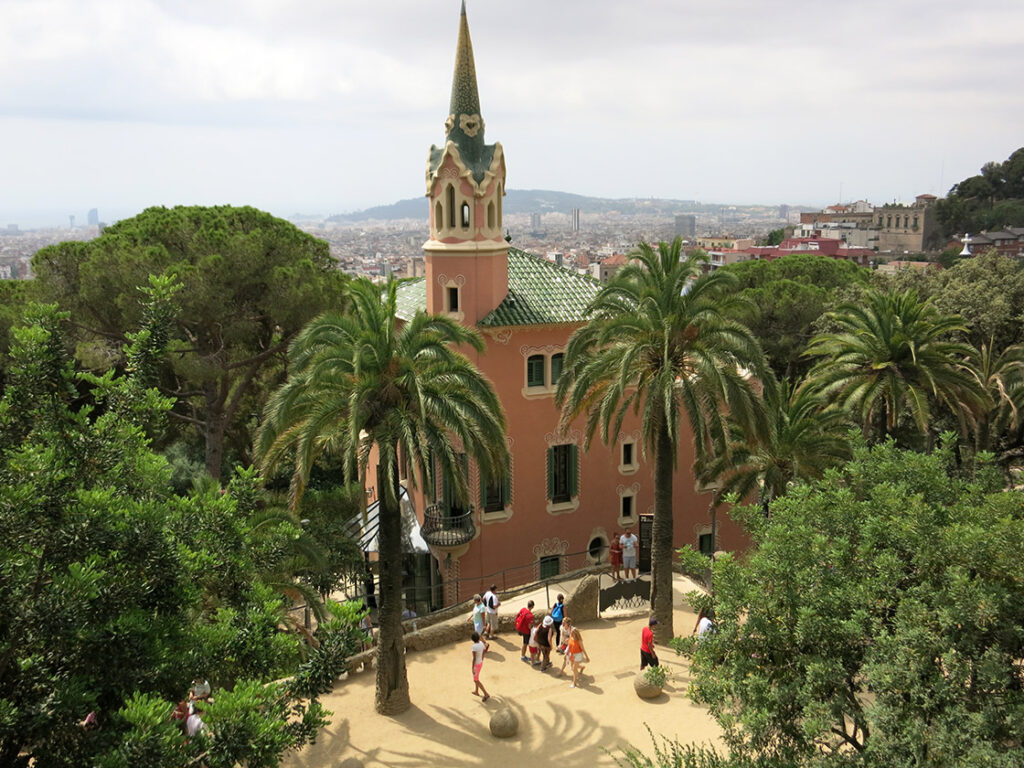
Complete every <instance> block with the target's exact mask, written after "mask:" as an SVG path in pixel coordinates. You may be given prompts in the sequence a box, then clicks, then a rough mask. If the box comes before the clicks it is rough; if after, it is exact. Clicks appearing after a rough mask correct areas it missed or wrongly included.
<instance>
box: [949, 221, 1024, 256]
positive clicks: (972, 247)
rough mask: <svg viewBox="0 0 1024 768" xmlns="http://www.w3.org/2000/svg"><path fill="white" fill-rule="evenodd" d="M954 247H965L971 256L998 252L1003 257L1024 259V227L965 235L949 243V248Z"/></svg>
mask: <svg viewBox="0 0 1024 768" xmlns="http://www.w3.org/2000/svg"><path fill="white" fill-rule="evenodd" d="M953 246H956V247H958V248H959V247H960V246H965V247H966V250H967V253H968V254H969V255H971V256H980V255H982V254H983V253H988V252H989V251H996V252H997V253H999V254H1001V255H1003V256H1010V257H1013V258H1019V259H1024V227H1006V229H1000V230H997V231H995V232H979V233H978V234H976V235H970V234H969V235H965V236H964V237H963V238H957V239H954V240H952V241H950V242H949V243H947V247H953Z"/></svg>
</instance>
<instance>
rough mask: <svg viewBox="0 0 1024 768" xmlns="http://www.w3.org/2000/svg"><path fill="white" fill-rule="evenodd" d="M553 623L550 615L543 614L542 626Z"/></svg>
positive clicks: (548, 625)
mask: <svg viewBox="0 0 1024 768" xmlns="http://www.w3.org/2000/svg"><path fill="white" fill-rule="evenodd" d="M554 623H555V620H554V619H552V618H551V617H550V616H545V617H544V626H545V627H550V626H551V625H552V624H554Z"/></svg>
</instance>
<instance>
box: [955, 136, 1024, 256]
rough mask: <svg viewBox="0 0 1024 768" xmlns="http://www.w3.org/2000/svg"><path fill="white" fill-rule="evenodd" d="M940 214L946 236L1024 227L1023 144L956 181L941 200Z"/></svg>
mask: <svg viewBox="0 0 1024 768" xmlns="http://www.w3.org/2000/svg"><path fill="white" fill-rule="evenodd" d="M937 215H938V218H939V224H940V226H941V227H942V233H943V234H944V235H945V236H946V237H951V236H953V235H955V234H963V233H965V232H981V231H983V230H988V231H991V230H996V229H1000V228H1002V227H1006V226H1016V227H1021V226H1024V147H1021V148H1020V149H1018V150H1017V151H1016V152H1014V153H1013V154H1012V155H1010V156H1009V157H1008V158H1007V159H1006V161H1005V162H1002V163H985V165H984V166H983V167H982V169H981V173H980V174H978V175H977V176H971V177H969V178H966V179H964V180H963V181H961V182H959V183H958V184H954V185H953V188H952V189H950V190H949V194H948V195H946V197H945V198H943V199H941V200H939V201H938V210H937Z"/></svg>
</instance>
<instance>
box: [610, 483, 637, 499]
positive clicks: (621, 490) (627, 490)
mask: <svg viewBox="0 0 1024 768" xmlns="http://www.w3.org/2000/svg"><path fill="white" fill-rule="evenodd" d="M615 492H616V493H617V494H619V496H629V495H632V496H636V495H637V494H638V493H640V483H633V484H632V485H616V486H615Z"/></svg>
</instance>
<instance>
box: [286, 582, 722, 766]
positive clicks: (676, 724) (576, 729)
mask: <svg viewBox="0 0 1024 768" xmlns="http://www.w3.org/2000/svg"><path fill="white" fill-rule="evenodd" d="M607 578H608V577H607V576H604V577H602V579H603V580H606V579H607ZM574 586H575V584H574V582H571V581H566V582H564V583H559V584H558V585H557V586H555V585H552V586H551V588H550V590H549V591H550V595H551V598H552V600H553V599H554V597H555V595H556V594H557V593H558V592H559V591H561V592H562V593H563V594H565V595H566V596H568V595H569V594H570V592H571V591H572V588H573V587H574ZM693 589H695V587H694V585H693V583H692V582H691V581H689V580H688V579H686V578H684V577H682V576H678V575H677V576H676V577H675V584H674V590H675V605H676V610H675V617H674V620H675V631H676V634H677V635H683V634H689V633H690V632H691V631H692V630H693V626H694V624H695V622H696V616H695V615H694V613H693V611H691V610H690V609H689V605H688V603H687V602H686V600H685V598H684V595H685V594H686V593H687V592H689V591H691V590H693ZM530 598H532V599H533V600H535V601H536V603H537V606H538V608H539V607H541V606H546V605H547V598H546V596H545V591H544V589H543V588H542V589H540V590H538V591H537V592H535V593H531V594H524V595H520V596H518V597H516V598H511V599H509V600H508V601H506V602H504V603H503V604H502V611H503V612H504V613H505V614H509V613H511V614H515V613H516V612H518V611H519V609H520V608H521V607H522V606H524V605H525V604H526V601H527V599H530ZM646 619H647V613H646V612H644V613H637V612H632V613H630V614H618V615H616V614H614V613H613V612H611V611H609V612H606V613H605V614H604V615H603V617H602V618H600V619H597V620H594V621H590V622H588V623H586V624H582V625H580V629H581V631H582V633H583V641H584V645H585V646H586V648H587V651H588V652H589V654H590V658H591V663H590V664H589V665H588V666H587V669H586V671H585V673H584V684H583V687H581V688H577V689H572V688H570V687H569V682H570V680H571V673H570V671H569V667H568V665H567V666H566V674H565V675H562V676H559V675H558V669H559V667H560V665H561V662H562V657H561V656H559V655H557V654H555V653H552V663H553V666H552V668H551V669H549V670H548V671H547V672H543V673H542V672H540V671H539V670H538V669H535V668H531V667H530V666H529V665H528V664H524V663H522V662H521V661H520V660H519V652H520V644H519V642H518V640H519V638H518V636H517V635H515V634H513V633H511V632H508V633H504V634H502V635H499V636H498V638H497V639H495V640H493V641H491V649H490V651H489V652H488V654H487V657H486V659H485V661H484V666H483V672H482V674H481V680H482V681H483V683H484V685H485V686H486V687H487V690H488V691H489V692H490V694H491V698H490V700H489V701H487V702H482V701H481V700H480V699H479V698H478V697H476V696H473V695H472V690H473V678H472V673H471V669H470V642H469V639H468V638H469V633H470V632H471V631H472V627H471V625H470V624H469V623H468V622H467V621H466V617H461V618H459V619H455V620H453V621H454V622H457V623H461V624H464V625H465V627H466V640H465V641H464V642H462V643H458V644H456V645H450V646H445V647H441V648H435V649H433V650H427V651H410V652H409V653H408V655H407V656H406V661H407V666H408V674H409V689H410V695H411V698H412V703H413V705H412V707H411V708H410V709H409V710H408V711H406V712H404V713H403V714H401V715H398V716H397V717H383V716H380V715H377V714H376V713H375V712H374V709H373V696H374V683H375V680H374V674H373V672H372V670H370V671H364V672H354V673H352V674H350V675H349V676H348V679H347V680H343V681H341V682H339V683H338V684H337V686H335V689H334V691H333V692H332V693H330V694H327V695H325V696H324V697H322V701H323V703H324V705H325V706H326V707H327V709H329V710H330V711H332V712H333V713H334V715H333V717H332V718H331V719H332V722H331V724H330V725H329V726H328V727H327V728H325V729H324V730H323V731H322V732H321V735H320V738H319V739H318V741H317V743H316V744H314V745H313V746H312V747H309V748H307V749H306V750H304V751H303V752H301V753H299V754H298V755H294V756H292V757H291V759H290V760H289V761H287V762H286V763H285V765H287V766H289V767H290V768H333V767H334V766H337V765H339V764H340V763H341V762H342V761H344V760H345V759H347V758H357V759H358V760H360V761H362V763H363V765H364V766H367V768H379V767H380V766H389V767H390V766H429V765H433V766H437V768H463V767H467V768H468V767H469V766H480V768H484V766H486V768H524V766H528V765H557V766H558V767H559V768H594V767H595V766H614V765H616V763H615V760H614V759H613V755H615V754H619V749H620V748H621V747H623V746H625V745H629V744H632V745H634V746H636V747H639V748H641V749H642V750H644V751H645V752H648V753H649V752H650V751H651V744H650V738H649V737H648V735H647V730H646V728H645V726H649V727H650V729H651V730H652V731H653V732H654V733H656V734H661V735H664V736H668V737H671V738H676V739H679V740H680V741H682V742H696V743H702V742H703V743H709V744H715V745H720V741H719V734H720V730H719V728H718V726H717V725H716V724H715V722H714V720H713V719H712V718H711V716H710V715H709V714H708V713H707V711H706V709H704V708H703V707H698V706H696V705H695V704H693V703H692V702H691V701H690V700H689V698H688V697H687V695H686V687H687V684H688V683H689V681H690V676H689V669H688V666H687V664H686V663H684V661H683V660H682V658H680V657H678V656H676V654H675V652H674V651H672V650H671V649H670V648H659V649H658V656H659V658H660V660H661V663H662V665H663V666H666V667H667V668H668V669H669V671H670V673H671V678H670V680H669V682H668V684H667V685H666V687H665V689H664V693H662V695H661V696H660V697H658V698H657V699H653V700H650V701H644V700H642V699H640V698H639V697H638V696H637V695H636V693H635V692H634V691H633V678H634V676H635V674H636V673H637V671H639V668H640V630H641V628H642V627H643V625H644V624H645V623H646ZM505 705H507V706H509V707H511V708H512V709H513V710H514V711H515V712H516V714H517V715H518V716H519V733H518V734H517V735H516V736H514V737H512V738H511V739H496V738H494V737H493V736H491V734H490V731H489V730H488V723H489V721H490V716H491V714H492V713H493V712H494V711H495V710H497V709H499V708H501V707H502V706H505ZM610 753H611V754H610ZM545 756H547V759H545Z"/></svg>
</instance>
